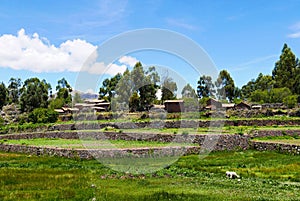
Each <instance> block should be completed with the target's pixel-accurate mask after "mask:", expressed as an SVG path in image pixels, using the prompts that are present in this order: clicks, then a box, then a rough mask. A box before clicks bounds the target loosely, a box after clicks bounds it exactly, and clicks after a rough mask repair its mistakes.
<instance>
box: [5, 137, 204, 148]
mask: <svg viewBox="0 0 300 201" xmlns="http://www.w3.org/2000/svg"><path fill="white" fill-rule="evenodd" d="M0 143H3V144H18V145H27V146H39V147H58V148H72V149H84V148H89V149H111V148H142V147H168V146H199V145H198V144H193V143H184V144H182V143H181V144H179V143H166V142H159V141H135V140H133V141H127V140H93V139H90V140H84V139H62V138H34V139H20V140H6V139H5V140H0Z"/></svg>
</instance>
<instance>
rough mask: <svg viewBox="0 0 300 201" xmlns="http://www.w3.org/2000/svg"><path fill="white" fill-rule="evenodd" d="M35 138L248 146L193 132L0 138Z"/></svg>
mask: <svg viewBox="0 0 300 201" xmlns="http://www.w3.org/2000/svg"><path fill="white" fill-rule="evenodd" d="M33 138H64V139H84V138H92V139H98V140H100V139H102V140H129V141H130V140H144V141H158V142H166V143H172V142H174V143H197V144H199V145H200V146H202V145H203V146H205V147H206V148H207V149H211V148H212V147H214V150H235V149H247V148H248V141H249V137H248V136H241V135H229V134H220V135H214V134H209V135H193V134H187V135H184V134H152V133H151V134H150V133H148V134H147V133H118V132H84V131H78V132H76V131H73V132H63V131H61V132H46V133H28V134H12V135H2V136H0V139H33Z"/></svg>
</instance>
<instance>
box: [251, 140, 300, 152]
mask: <svg viewBox="0 0 300 201" xmlns="http://www.w3.org/2000/svg"><path fill="white" fill-rule="evenodd" d="M251 143H252V145H251V147H252V148H253V149H256V150H259V151H279V152H281V153H290V154H294V155H299V154H300V145H293V144H284V143H271V142H257V141H252V142H251Z"/></svg>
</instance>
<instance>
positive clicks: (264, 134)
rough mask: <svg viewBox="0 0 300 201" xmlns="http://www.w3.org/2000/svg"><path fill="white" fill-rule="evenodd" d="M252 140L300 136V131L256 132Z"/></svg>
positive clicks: (252, 135) (253, 133)
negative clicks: (256, 138)
mask: <svg viewBox="0 0 300 201" xmlns="http://www.w3.org/2000/svg"><path fill="white" fill-rule="evenodd" d="M250 135H251V137H252V138H255V137H269V136H273V137H275V136H285V135H287V136H300V130H256V131H253V132H252V133H251V134H250Z"/></svg>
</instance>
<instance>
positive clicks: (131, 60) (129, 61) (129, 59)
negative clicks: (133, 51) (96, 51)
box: [119, 56, 139, 67]
mask: <svg viewBox="0 0 300 201" xmlns="http://www.w3.org/2000/svg"><path fill="white" fill-rule="evenodd" d="M119 62H120V63H123V64H126V65H128V66H130V67H134V65H135V64H136V63H137V62H139V61H138V60H137V59H136V58H134V57H131V56H123V57H121V58H120V59H119Z"/></svg>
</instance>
